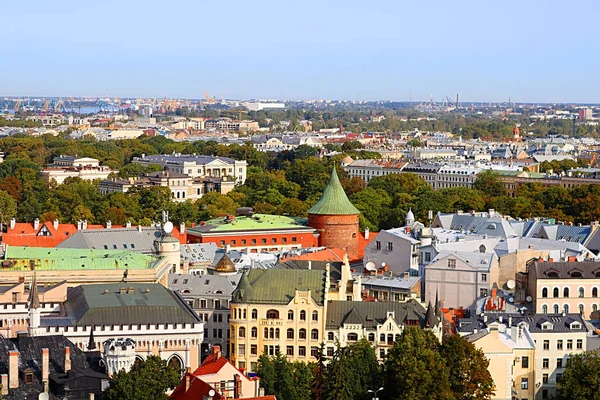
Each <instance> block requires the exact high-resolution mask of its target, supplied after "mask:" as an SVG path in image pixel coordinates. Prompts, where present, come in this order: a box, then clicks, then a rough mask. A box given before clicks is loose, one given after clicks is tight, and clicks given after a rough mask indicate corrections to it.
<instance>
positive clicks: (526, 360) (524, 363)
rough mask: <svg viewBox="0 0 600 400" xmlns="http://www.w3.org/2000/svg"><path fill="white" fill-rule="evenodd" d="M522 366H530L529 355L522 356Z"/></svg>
mask: <svg viewBox="0 0 600 400" xmlns="http://www.w3.org/2000/svg"><path fill="white" fill-rule="evenodd" d="M521 368H529V357H528V356H523V357H522V358H521Z"/></svg>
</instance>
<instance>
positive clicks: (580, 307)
mask: <svg viewBox="0 0 600 400" xmlns="http://www.w3.org/2000/svg"><path fill="white" fill-rule="evenodd" d="M584 311H585V307H584V306H583V304H580V305H579V314H581V315H583V313H584Z"/></svg>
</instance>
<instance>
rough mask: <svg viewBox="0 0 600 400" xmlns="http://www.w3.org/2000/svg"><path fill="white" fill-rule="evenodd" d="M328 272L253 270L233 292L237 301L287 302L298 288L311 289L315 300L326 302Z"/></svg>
mask: <svg viewBox="0 0 600 400" xmlns="http://www.w3.org/2000/svg"><path fill="white" fill-rule="evenodd" d="M325 277H326V272H325V271H323V270H309V269H295V270H290V269H279V268H271V269H251V270H250V271H247V272H245V273H244V275H243V276H242V278H241V280H240V283H239V284H238V287H237V289H236V290H235V291H234V292H233V295H232V296H233V302H234V303H251V304H252V303H254V304H288V303H289V302H290V301H291V300H292V299H293V298H294V295H295V294H296V289H297V290H302V291H306V290H310V295H311V297H312V299H313V300H314V301H315V302H316V303H317V304H318V305H323V300H324V296H325V280H326V278H325Z"/></svg>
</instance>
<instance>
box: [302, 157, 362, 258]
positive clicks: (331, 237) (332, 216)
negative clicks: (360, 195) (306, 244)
mask: <svg viewBox="0 0 600 400" xmlns="http://www.w3.org/2000/svg"><path fill="white" fill-rule="evenodd" d="M359 215H360V211H358V210H357V209H356V207H354V205H352V203H350V200H348V196H346V192H344V188H343V187H342V184H341V183H340V179H339V178H338V176H337V172H336V170H335V167H334V168H333V172H332V173H331V178H330V179H329V183H328V184H327V187H326V188H325V190H324V191H323V195H322V196H321V199H320V200H319V201H318V202H317V204H315V205H314V206H313V207H312V208H311V209H310V210H308V225H309V226H311V227H313V228H315V229H316V230H317V232H318V233H319V246H326V247H335V248H338V249H342V250H344V251H346V252H348V253H349V254H352V255H357V254H358V216H359Z"/></svg>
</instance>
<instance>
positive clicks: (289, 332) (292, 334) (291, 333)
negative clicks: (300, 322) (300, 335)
mask: <svg viewBox="0 0 600 400" xmlns="http://www.w3.org/2000/svg"><path fill="white" fill-rule="evenodd" d="M287 338H288V339H293V338H294V330H293V329H292V328H289V329H288V330H287Z"/></svg>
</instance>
